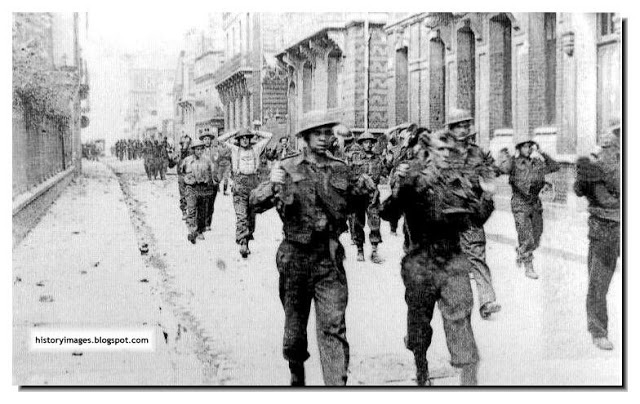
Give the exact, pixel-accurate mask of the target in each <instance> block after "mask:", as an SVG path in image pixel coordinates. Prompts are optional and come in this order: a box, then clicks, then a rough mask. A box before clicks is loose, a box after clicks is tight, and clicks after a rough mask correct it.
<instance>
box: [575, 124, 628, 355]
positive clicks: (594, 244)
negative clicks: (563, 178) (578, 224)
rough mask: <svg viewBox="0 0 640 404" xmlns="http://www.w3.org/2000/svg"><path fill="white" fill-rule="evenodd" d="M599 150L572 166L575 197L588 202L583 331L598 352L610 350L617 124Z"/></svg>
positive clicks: (617, 206) (616, 232)
mask: <svg viewBox="0 0 640 404" xmlns="http://www.w3.org/2000/svg"><path fill="white" fill-rule="evenodd" d="M601 148H602V150H601V151H600V152H598V153H596V154H595V156H594V157H593V158H592V159H589V158H586V157H582V158H580V159H578V161H577V163H576V169H577V170H576V171H577V178H576V182H575V184H574V190H575V192H576V195H578V196H584V197H585V198H587V201H588V202H589V256H588V257H589V258H588V266H589V288H588V291H587V329H588V330H589V332H590V333H591V336H592V339H593V343H594V344H595V346H597V347H598V348H600V349H604V350H612V349H613V344H612V343H611V341H609V339H608V330H607V322H608V316H607V293H608V291H609V285H610V284H611V278H612V277H613V273H614V271H615V269H616V262H617V260H618V257H619V256H620V124H619V121H614V122H613V125H612V127H611V128H610V132H609V133H607V134H606V135H604V136H603V138H602V141H601Z"/></svg>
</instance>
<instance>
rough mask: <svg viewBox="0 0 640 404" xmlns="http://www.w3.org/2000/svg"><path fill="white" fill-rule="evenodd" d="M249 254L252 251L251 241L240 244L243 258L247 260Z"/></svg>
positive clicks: (243, 241)
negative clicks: (250, 247) (250, 249)
mask: <svg viewBox="0 0 640 404" xmlns="http://www.w3.org/2000/svg"><path fill="white" fill-rule="evenodd" d="M249 254H251V251H249V241H247V240H242V241H241V242H240V255H242V258H247V257H248V256H249Z"/></svg>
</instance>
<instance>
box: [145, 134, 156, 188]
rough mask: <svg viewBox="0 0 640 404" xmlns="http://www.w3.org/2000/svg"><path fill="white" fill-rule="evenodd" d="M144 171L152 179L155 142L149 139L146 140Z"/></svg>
mask: <svg viewBox="0 0 640 404" xmlns="http://www.w3.org/2000/svg"><path fill="white" fill-rule="evenodd" d="M143 158H144V171H145V173H146V174H147V178H148V179H149V181H151V177H152V176H153V166H154V164H153V144H152V143H151V141H150V140H149V139H146V140H145V141H144V151H143Z"/></svg>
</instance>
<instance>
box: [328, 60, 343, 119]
mask: <svg viewBox="0 0 640 404" xmlns="http://www.w3.org/2000/svg"><path fill="white" fill-rule="evenodd" d="M341 57H342V54H341V53H340V52H339V51H335V50H334V51H332V52H331V53H329V57H328V58H327V108H328V109H329V108H336V107H337V106H338V65H339V64H340V58H341Z"/></svg>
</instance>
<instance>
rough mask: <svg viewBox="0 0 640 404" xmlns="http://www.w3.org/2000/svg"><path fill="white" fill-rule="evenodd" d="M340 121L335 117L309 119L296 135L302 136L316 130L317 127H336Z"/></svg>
mask: <svg viewBox="0 0 640 404" xmlns="http://www.w3.org/2000/svg"><path fill="white" fill-rule="evenodd" d="M338 124H339V122H337V121H335V120H333V119H327V118H319V119H310V120H309V121H307V122H306V123H305V125H303V126H302V127H301V128H300V130H299V131H298V133H296V136H298V137H302V136H304V135H306V134H307V133H309V132H311V131H313V130H315V129H321V128H325V127H331V128H332V127H334V126H336V125H338Z"/></svg>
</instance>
